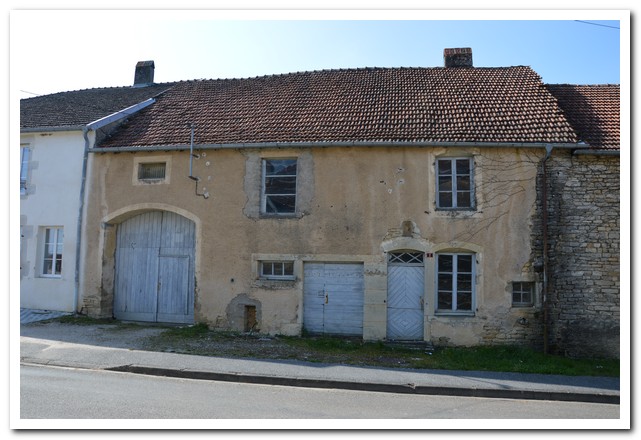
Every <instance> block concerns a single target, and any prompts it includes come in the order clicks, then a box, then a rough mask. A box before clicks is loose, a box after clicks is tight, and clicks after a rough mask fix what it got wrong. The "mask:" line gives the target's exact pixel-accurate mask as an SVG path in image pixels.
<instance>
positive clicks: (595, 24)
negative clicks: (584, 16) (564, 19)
mask: <svg viewBox="0 0 641 440" xmlns="http://www.w3.org/2000/svg"><path fill="white" fill-rule="evenodd" d="M574 21H576V22H578V23H584V24H591V25H593V26H601V27H607V28H610V29H620V28H618V27H616V26H609V25H607V24H601V23H592V22H591V21H583V20H574Z"/></svg>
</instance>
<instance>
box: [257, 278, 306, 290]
mask: <svg viewBox="0 0 641 440" xmlns="http://www.w3.org/2000/svg"><path fill="white" fill-rule="evenodd" d="M252 287H254V288H259V289H268V290H288V289H293V288H295V287H296V278H290V279H268V278H258V279H257V280H254V282H253V283H252Z"/></svg>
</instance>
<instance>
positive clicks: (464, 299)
mask: <svg viewBox="0 0 641 440" xmlns="http://www.w3.org/2000/svg"><path fill="white" fill-rule="evenodd" d="M436 265H437V268H436V271H437V299H436V312H437V313H438V312H441V313H447V312H463V313H471V312H472V311H473V310H474V303H475V301H476V300H475V291H476V288H475V286H474V276H475V272H476V268H475V257H474V254H438V256H437V260H436Z"/></svg>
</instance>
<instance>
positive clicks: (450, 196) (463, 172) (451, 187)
mask: <svg viewBox="0 0 641 440" xmlns="http://www.w3.org/2000/svg"><path fill="white" fill-rule="evenodd" d="M473 164H474V161H473V159H472V158H470V157H463V158H446V159H438V160H437V161H436V173H437V177H436V194H437V196H436V207H437V208H442V209H474V173H473Z"/></svg>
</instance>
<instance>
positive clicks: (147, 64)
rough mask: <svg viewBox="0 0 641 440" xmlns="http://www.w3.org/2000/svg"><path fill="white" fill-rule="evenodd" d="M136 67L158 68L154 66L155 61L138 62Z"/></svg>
mask: <svg viewBox="0 0 641 440" xmlns="http://www.w3.org/2000/svg"><path fill="white" fill-rule="evenodd" d="M136 67H152V68H156V66H154V60H149V61H138V62H137V63H136Z"/></svg>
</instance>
